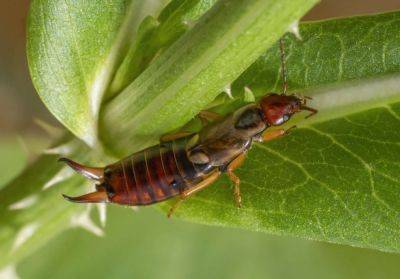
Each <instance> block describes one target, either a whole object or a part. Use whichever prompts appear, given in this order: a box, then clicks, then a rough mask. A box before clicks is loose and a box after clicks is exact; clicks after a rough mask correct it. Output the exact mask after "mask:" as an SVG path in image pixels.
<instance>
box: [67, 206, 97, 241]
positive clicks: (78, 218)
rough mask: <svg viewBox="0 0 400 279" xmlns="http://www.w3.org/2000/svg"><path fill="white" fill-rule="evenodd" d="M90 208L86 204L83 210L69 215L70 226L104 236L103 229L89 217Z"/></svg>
mask: <svg viewBox="0 0 400 279" xmlns="http://www.w3.org/2000/svg"><path fill="white" fill-rule="evenodd" d="M91 208H92V207H91V206H88V207H87V208H86V210H85V211H83V212H80V213H79V214H76V215H73V216H71V227H80V228H82V229H84V230H86V231H88V232H91V233H93V234H94V235H96V236H104V231H103V230H102V229H101V228H100V227H99V226H97V225H96V224H95V223H94V222H93V220H92V219H91V218H90V210H91Z"/></svg>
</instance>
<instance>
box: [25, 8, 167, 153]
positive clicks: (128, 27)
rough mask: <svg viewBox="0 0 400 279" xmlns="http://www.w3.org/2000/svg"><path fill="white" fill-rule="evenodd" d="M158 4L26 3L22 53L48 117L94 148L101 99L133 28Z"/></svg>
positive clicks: (122, 55)
mask: <svg viewBox="0 0 400 279" xmlns="http://www.w3.org/2000/svg"><path fill="white" fill-rule="evenodd" d="M161 3H162V1H145V0H139V1H129V0H116V1H114V0H112V1H109V0H105V1H102V2H101V3H99V2H98V1H83V0H79V1H70V0H67V1H60V0H57V1H49V0H34V1H32V2H31V5H30V11H29V18H28V34H29V36H28V43H27V53H28V62H29V68H30V72H31V76H32V80H33V83H34V85H35V87H36V90H37V91H38V93H39V95H40V97H41V99H42V100H43V102H44V103H45V104H46V106H47V107H48V109H49V110H50V111H51V112H52V113H53V115H54V116H55V117H56V118H57V119H58V120H59V121H60V122H61V123H62V124H64V125H65V126H66V127H67V128H68V129H69V130H70V131H72V132H73V133H74V134H75V135H76V136H77V137H79V138H81V139H83V140H84V141H86V143H88V144H89V145H92V146H94V145H95V143H96V141H97V119H98V113H99V109H100V104H101V101H102V98H103V96H104V94H105V92H106V90H107V88H108V86H109V83H110V81H111V79H112V77H113V75H114V73H115V70H116V67H117V66H118V65H119V63H120V61H121V59H123V57H124V53H126V51H127V47H128V46H129V44H131V43H132V41H133V40H134V38H135V34H136V31H137V28H138V25H139V24H140V23H141V21H142V19H143V18H144V17H145V16H147V15H149V14H156V13H157V11H158V10H159V9H160V7H161Z"/></svg>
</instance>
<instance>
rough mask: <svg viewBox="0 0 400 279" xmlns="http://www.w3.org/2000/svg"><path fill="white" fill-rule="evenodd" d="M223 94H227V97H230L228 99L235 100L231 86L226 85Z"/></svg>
mask: <svg viewBox="0 0 400 279" xmlns="http://www.w3.org/2000/svg"><path fill="white" fill-rule="evenodd" d="M223 92H225V93H226V95H228V97H229V98H230V99H232V100H233V96H232V88H231V85H230V84H227V85H225V87H224V89H223Z"/></svg>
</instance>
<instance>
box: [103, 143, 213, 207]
mask: <svg viewBox="0 0 400 279" xmlns="http://www.w3.org/2000/svg"><path fill="white" fill-rule="evenodd" d="M185 147H186V138H184V139H181V140H179V141H171V142H167V143H162V144H160V145H157V146H153V147H150V148H147V149H145V150H143V151H140V152H138V153H135V154H133V155H131V156H129V157H127V158H125V159H123V160H121V161H119V162H117V163H115V164H112V165H109V166H107V167H106V168H105V172H104V174H105V184H108V186H109V188H111V189H110V190H111V191H112V192H114V194H112V195H111V197H110V199H111V202H114V203H119V204H128V205H148V204H152V203H156V202H160V201H163V200H166V199H168V198H171V197H174V196H176V195H178V194H179V193H180V192H182V191H184V190H186V189H189V188H191V187H193V186H195V185H196V184H197V183H199V182H200V181H201V180H202V177H203V176H204V175H205V174H207V173H208V172H209V171H211V170H212V167H210V166H209V165H194V164H193V163H192V162H190V161H189V159H188V157H187V154H186V150H185Z"/></svg>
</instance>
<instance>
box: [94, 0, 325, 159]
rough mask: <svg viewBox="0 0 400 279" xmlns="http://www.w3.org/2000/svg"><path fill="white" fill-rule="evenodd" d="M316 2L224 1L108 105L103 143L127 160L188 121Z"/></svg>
mask: <svg viewBox="0 0 400 279" xmlns="http://www.w3.org/2000/svg"><path fill="white" fill-rule="evenodd" d="M317 2H318V1H317V0H279V1H265V0H247V1H240V0H234V1H232V0H230V1H228V0H221V1H219V2H218V3H217V4H216V5H215V6H214V7H213V8H212V9H211V10H210V11H209V12H207V14H206V15H205V16H203V17H202V18H201V19H200V21H199V22H198V23H197V24H196V25H195V26H194V27H193V28H192V29H191V30H190V31H188V32H187V33H186V34H185V35H183V36H182V37H181V38H180V39H179V40H178V41H177V42H176V43H175V44H173V45H172V46H171V47H170V48H169V49H168V50H167V51H166V52H165V53H164V54H163V55H161V56H160V57H158V58H157V59H156V60H155V61H154V62H153V63H152V64H151V65H150V67H149V68H148V69H147V70H146V71H145V72H143V73H142V74H141V75H140V76H139V77H138V78H137V79H136V80H135V81H134V82H133V83H132V84H131V85H130V86H128V87H127V88H126V89H125V90H124V91H123V92H121V93H120V94H119V95H118V96H117V97H116V98H114V99H113V100H112V101H111V102H110V103H108V105H107V106H106V107H105V109H104V111H103V113H102V114H101V119H100V122H101V123H100V125H101V127H100V129H101V133H100V134H101V135H103V138H102V140H103V141H104V142H105V145H106V146H108V147H110V146H113V149H114V151H115V152H116V153H117V154H118V155H120V156H121V155H127V154H129V153H130V152H131V151H132V150H137V149H140V148H143V147H145V146H148V145H150V144H153V143H155V142H156V140H157V138H158V137H159V136H160V135H161V134H163V133H165V132H167V131H171V130H173V129H176V128H178V127H179V126H181V125H183V124H184V123H186V122H187V121H189V120H190V119H191V118H192V117H193V116H195V115H196V114H197V112H198V111H200V110H201V109H202V108H204V107H205V106H206V105H207V104H208V103H210V102H211V101H212V100H213V99H214V98H215V97H216V96H217V95H218V94H219V93H220V92H221V91H223V90H224V88H226V87H227V86H230V84H231V83H232V82H233V81H234V80H235V79H236V78H237V77H238V76H239V75H240V74H241V73H242V72H243V71H244V70H245V69H246V68H247V67H249V66H250V65H251V64H252V63H253V62H254V61H255V60H256V59H257V58H258V57H259V56H260V55H261V54H262V53H263V52H264V51H265V50H266V49H268V48H269V47H271V46H272V45H273V44H274V43H275V42H276V41H277V40H278V38H279V37H281V36H282V35H283V34H284V33H285V32H286V31H288V30H289V28H290V25H291V24H293V23H294V22H296V21H297V20H298V19H299V18H300V17H301V16H302V15H304V14H305V13H306V12H307V10H309V9H310V8H311V7H312V6H313V5H314V4H316V3H317ZM196 96H197V97H196ZM149 115H151V117H149ZM150 119H151V120H150ZM160 127H162V128H161V129H160ZM128 147H129V148H128Z"/></svg>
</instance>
